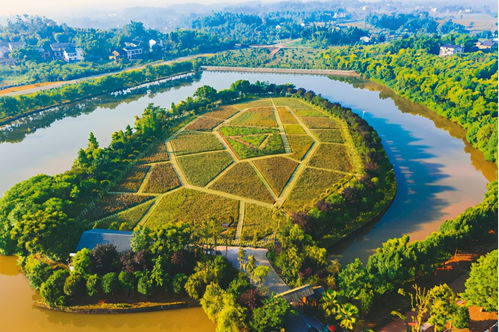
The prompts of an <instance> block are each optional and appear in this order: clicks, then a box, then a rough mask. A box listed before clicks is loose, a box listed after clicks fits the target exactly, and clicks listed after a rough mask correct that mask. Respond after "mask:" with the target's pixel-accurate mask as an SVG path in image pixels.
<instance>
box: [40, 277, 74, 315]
mask: <svg viewBox="0 0 499 332" xmlns="http://www.w3.org/2000/svg"><path fill="white" fill-rule="evenodd" d="M68 275H69V272H68V271H67V270H56V271H54V273H52V275H51V276H50V277H49V278H48V279H47V281H45V282H44V283H43V284H42V285H41V287H40V295H41V296H42V298H43V300H44V301H45V302H46V303H47V304H48V305H49V306H51V307H60V306H63V305H65V304H66V294H64V284H65V282H66V278H67V277H68Z"/></svg>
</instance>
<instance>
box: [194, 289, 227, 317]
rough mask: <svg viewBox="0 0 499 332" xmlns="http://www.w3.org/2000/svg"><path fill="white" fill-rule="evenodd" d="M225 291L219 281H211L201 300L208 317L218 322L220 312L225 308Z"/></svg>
mask: <svg viewBox="0 0 499 332" xmlns="http://www.w3.org/2000/svg"><path fill="white" fill-rule="evenodd" d="M224 295H225V291H224V290H223V289H222V288H221V287H220V285H218V284H217V283H214V282H212V283H210V284H209V285H208V286H206V291H205V292H204V295H203V297H202V298H201V300H200V301H199V302H200V303H201V306H202V307H203V310H204V312H205V313H206V315H207V316H208V318H209V319H210V320H211V321H213V322H216V321H217V318H218V314H219V313H220V311H221V310H222V309H223V305H222V304H223V300H224Z"/></svg>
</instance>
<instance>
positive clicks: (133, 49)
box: [123, 43, 144, 61]
mask: <svg viewBox="0 0 499 332" xmlns="http://www.w3.org/2000/svg"><path fill="white" fill-rule="evenodd" d="M123 51H124V55H125V57H126V58H127V59H128V60H130V61H131V60H136V59H140V58H142V55H143V54H144V49H143V48H142V47H140V46H138V45H136V44H134V43H126V44H125V47H124V48H123Z"/></svg>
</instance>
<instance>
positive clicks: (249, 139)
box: [238, 134, 269, 148]
mask: <svg viewBox="0 0 499 332" xmlns="http://www.w3.org/2000/svg"><path fill="white" fill-rule="evenodd" d="M268 136H269V135H265V134H264V135H251V136H241V137H239V138H238V140H239V141H242V142H245V143H248V144H251V145H252V146H254V147H255V148H259V147H260V145H261V144H262V143H263V141H265V139H266V138H267V137H268Z"/></svg>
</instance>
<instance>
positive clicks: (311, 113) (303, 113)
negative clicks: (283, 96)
mask: <svg viewBox="0 0 499 332" xmlns="http://www.w3.org/2000/svg"><path fill="white" fill-rule="evenodd" d="M295 114H296V115H297V116H299V117H323V116H324V115H325V114H324V112H321V111H318V110H315V109H313V108H297V109H295Z"/></svg>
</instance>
